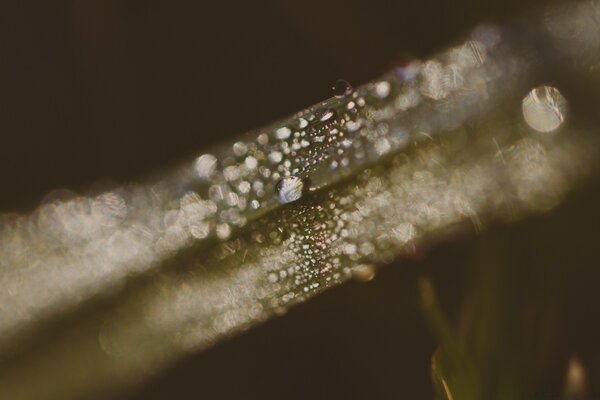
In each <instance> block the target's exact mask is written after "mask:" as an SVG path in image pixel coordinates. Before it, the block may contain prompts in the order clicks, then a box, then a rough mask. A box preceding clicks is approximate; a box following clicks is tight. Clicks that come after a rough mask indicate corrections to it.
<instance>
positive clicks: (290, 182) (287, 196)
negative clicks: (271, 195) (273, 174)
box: [275, 176, 308, 204]
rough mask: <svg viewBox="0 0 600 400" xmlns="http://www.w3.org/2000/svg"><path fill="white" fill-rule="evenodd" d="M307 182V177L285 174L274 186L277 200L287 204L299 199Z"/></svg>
mask: <svg viewBox="0 0 600 400" xmlns="http://www.w3.org/2000/svg"><path fill="white" fill-rule="evenodd" d="M307 184H308V180H307V179H302V178H299V177H297V176H286V177H285V178H282V179H281V180H280V181H279V182H277V185H276V186H275V190H276V194H277V201H279V202H280V203H281V204H287V203H291V202H293V201H296V200H299V199H300V198H302V195H303V194H304V190H305V186H307Z"/></svg>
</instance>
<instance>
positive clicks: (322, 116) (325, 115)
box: [315, 108, 335, 122]
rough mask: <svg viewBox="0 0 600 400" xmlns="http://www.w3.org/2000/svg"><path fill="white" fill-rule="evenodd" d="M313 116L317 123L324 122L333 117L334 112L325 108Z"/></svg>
mask: <svg viewBox="0 0 600 400" xmlns="http://www.w3.org/2000/svg"><path fill="white" fill-rule="evenodd" d="M315 115H316V117H317V118H318V119H319V121H321V122H325V121H329V120H330V119H332V118H334V117H335V111H334V110H332V109H331V108H325V109H323V110H318V111H317V112H316V113H315Z"/></svg>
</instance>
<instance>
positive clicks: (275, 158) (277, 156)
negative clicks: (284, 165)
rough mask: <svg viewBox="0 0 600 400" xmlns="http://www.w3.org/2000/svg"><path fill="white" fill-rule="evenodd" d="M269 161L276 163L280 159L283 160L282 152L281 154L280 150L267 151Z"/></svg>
mask: <svg viewBox="0 0 600 400" xmlns="http://www.w3.org/2000/svg"><path fill="white" fill-rule="evenodd" d="M268 158H269V161H270V162H272V163H273V164H277V163H280V162H281V160H283V154H281V152H280V151H272V152H270V153H269V156H268Z"/></svg>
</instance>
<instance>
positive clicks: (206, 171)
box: [194, 154, 217, 179]
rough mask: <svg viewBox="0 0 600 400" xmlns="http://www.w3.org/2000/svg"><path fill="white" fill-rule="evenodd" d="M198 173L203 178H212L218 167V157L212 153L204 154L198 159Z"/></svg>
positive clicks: (196, 166) (196, 167) (196, 165)
mask: <svg viewBox="0 0 600 400" xmlns="http://www.w3.org/2000/svg"><path fill="white" fill-rule="evenodd" d="M194 167H195V169H196V173H197V174H198V176H199V177H200V178H202V179H210V178H211V177H212V176H213V174H214V173H215V170H216V169H217V158H216V157H215V156H213V155H212V154H203V155H201V156H200V157H198V158H197V159H196V163H195V165H194Z"/></svg>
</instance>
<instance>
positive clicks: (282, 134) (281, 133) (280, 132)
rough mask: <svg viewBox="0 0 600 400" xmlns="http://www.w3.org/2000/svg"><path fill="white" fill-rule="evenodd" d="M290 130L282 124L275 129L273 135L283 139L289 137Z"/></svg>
mask: <svg viewBox="0 0 600 400" xmlns="http://www.w3.org/2000/svg"><path fill="white" fill-rule="evenodd" d="M291 134H292V130H291V129H290V128H288V127H287V126H282V127H281V128H279V129H277V130H276V131H275V137H276V138H277V139H280V140H285V139H287V138H289V137H290V135H291Z"/></svg>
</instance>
